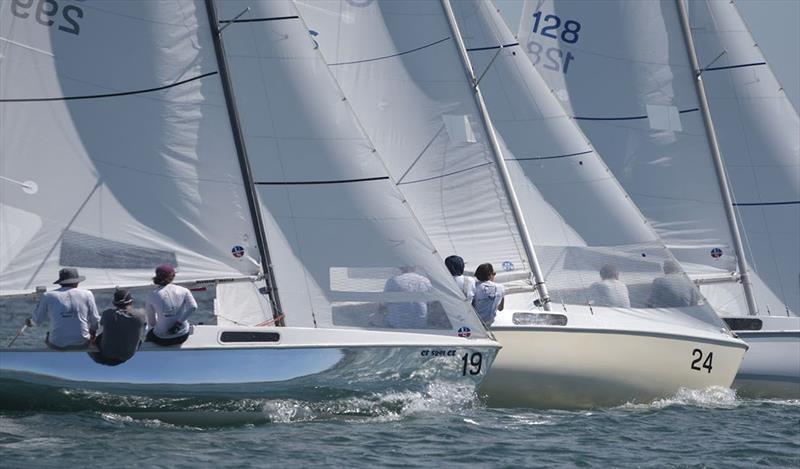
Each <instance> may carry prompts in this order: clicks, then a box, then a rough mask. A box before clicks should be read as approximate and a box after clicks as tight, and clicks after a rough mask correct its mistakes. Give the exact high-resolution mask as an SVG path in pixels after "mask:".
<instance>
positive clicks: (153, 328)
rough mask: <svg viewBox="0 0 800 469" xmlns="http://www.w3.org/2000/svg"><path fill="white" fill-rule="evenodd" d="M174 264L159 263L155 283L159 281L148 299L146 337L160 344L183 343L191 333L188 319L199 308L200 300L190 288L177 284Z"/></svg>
mask: <svg viewBox="0 0 800 469" xmlns="http://www.w3.org/2000/svg"><path fill="white" fill-rule="evenodd" d="M174 279H175V268H174V267H172V266H171V265H169V264H162V265H160V266H158V267H156V276H155V277H153V283H155V284H156V285H158V286H157V287H156V289H155V290H153V291H151V292H150V293H149V294H148V295H147V298H146V299H145V311H146V313H147V327H148V329H149V331H148V332H147V339H146V340H148V341H150V342H154V343H156V344H159V345H177V344H182V343H183V342H185V341H186V339H187V338H188V337H189V333H190V330H191V329H190V327H189V322H188V321H187V320H186V319H187V318H188V317H189V316H191V314H192V313H194V312H195V310H196V309H197V302H196V301H195V299H194V296H192V292H190V291H189V289H188V288H184V287H181V286H179V285H174V284H173V283H172V280H174Z"/></svg>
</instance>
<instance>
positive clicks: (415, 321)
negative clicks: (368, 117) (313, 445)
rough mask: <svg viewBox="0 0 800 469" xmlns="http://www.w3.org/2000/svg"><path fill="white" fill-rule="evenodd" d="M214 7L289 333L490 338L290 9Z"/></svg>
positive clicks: (267, 4) (268, 4)
mask: <svg viewBox="0 0 800 469" xmlns="http://www.w3.org/2000/svg"><path fill="white" fill-rule="evenodd" d="M248 7H250V9H249V10H246V9H247V8H248ZM218 8H219V18H220V21H221V23H222V24H223V25H229V26H228V27H226V29H225V30H224V31H223V42H224V45H225V49H226V52H227V59H228V63H229V65H230V70H231V74H232V79H233V88H234V92H235V94H236V104H237V106H238V109H239V118H240V120H241V122H242V127H243V132H244V138H245V141H246V147H247V152H248V156H249V159H250V163H251V165H252V169H253V174H254V179H255V184H256V186H257V190H258V195H259V199H260V204H261V207H262V209H263V218H264V224H265V229H266V234H267V239H268V244H269V247H270V254H271V256H272V258H273V261H274V268H275V277H276V280H277V285H278V289H279V292H280V298H281V304H282V307H283V311H284V313H285V314H286V323H287V325H290V326H317V327H356V328H367V329H385V328H391V327H393V328H400V329H407V330H409V329H410V330H415V331H419V332H432V333H443V332H447V333H455V332H457V331H459V333H461V334H462V335H463V334H466V335H469V334H470V333H471V334H472V335H473V336H485V331H484V330H483V328H482V326H481V325H480V323H479V321H478V319H477V317H476V316H475V314H474V312H473V311H472V308H471V307H470V306H469V304H468V303H467V302H466V300H465V299H464V298H463V294H462V293H461V292H460V291H458V290H457V289H456V286H455V283H454V282H453V281H452V278H451V277H450V276H449V274H448V272H447V270H446V269H445V267H444V265H443V264H442V261H441V258H440V257H439V256H438V255H437V254H436V253H435V250H434V248H433V246H432V245H431V243H430V241H429V240H428V238H427V237H426V236H425V235H424V234H423V232H422V231H421V229H420V227H419V222H418V221H417V220H416V219H415V217H414V215H413V214H412V212H411V211H410V210H409V208H408V204H407V203H406V201H405V200H404V199H403V197H402V195H401V193H400V192H399V191H398V190H397V188H396V186H395V185H394V183H393V181H392V180H391V178H390V176H389V174H388V173H387V171H386V168H385V166H384V164H383V162H382V159H381V154H380V151H376V149H375V148H374V147H373V146H372V145H371V143H370V141H369V140H368V139H367V137H366V136H365V134H364V133H363V132H362V130H361V127H360V126H359V123H358V121H357V120H356V118H355V116H354V114H353V112H352V110H351V108H350V104H349V102H348V101H347V99H345V97H344V95H343V94H342V93H341V92H340V90H339V89H338V87H337V85H336V82H335V80H334V78H333V76H332V74H331V73H330V71H329V70H328V67H327V65H326V64H325V62H324V60H323V59H322V57H321V56H320V54H319V51H318V50H317V45H316V44H315V42H314V40H313V36H312V35H310V34H309V31H308V29H307V28H306V26H305V25H304V24H303V22H302V21H301V19H300V17H299V16H298V12H297V11H296V10H295V8H294V5H293V4H292V3H291V2H290V1H288V0H287V1H263V2H252V1H242V2H220V3H219V4H218ZM243 12H244V14H242V15H241V16H240V17H239V19H237V20H235V21H234V22H233V23H230V22H229V21H231V20H232V19H233V18H236V17H237V15H240V14H241V13H243ZM462 328H466V329H462ZM467 329H469V330H471V332H467Z"/></svg>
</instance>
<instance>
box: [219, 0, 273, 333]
mask: <svg viewBox="0 0 800 469" xmlns="http://www.w3.org/2000/svg"><path fill="white" fill-rule="evenodd" d="M205 4H206V10H207V11H208V21H209V25H210V27H211V37H212V39H213V42H214V52H215V53H216V58H217V65H218V67H219V74H220V81H221V82H222V89H223V92H224V94H225V105H226V107H227V110H228V117H229V119H230V123H231V132H232V133H233V141H234V143H235V145H236V154H237V156H238V160H239V167H240V168H241V171H242V178H243V179H244V184H245V194H246V195H247V202H248V205H249V208H250V216H251V218H252V220H253V225H254V226H253V230H254V231H255V234H256V242H257V244H258V251H259V254H260V257H261V264H262V266H263V267H262V272H263V273H264V277H265V280H266V283H267V289H268V296H269V301H270V305H271V306H272V314H273V317H274V318H276V319H278V318H280V317H282V315H283V310H282V308H281V303H280V297H279V296H278V286H277V284H276V283H275V281H274V278H275V273H274V270H273V268H272V260H271V258H270V255H269V248H268V247H267V237H266V233H265V232H264V224H263V221H262V219H261V209H260V207H259V203H258V198H257V197H256V193H255V187H254V184H253V176H252V169H251V168H250V161H249V159H248V157H247V147H246V145H245V143H244V134H243V133H242V127H241V123H240V122H239V113H238V110H237V108H236V97H235V95H234V94H233V87H232V84H231V79H230V73H229V70H228V63H227V59H226V56H225V46H224V44H223V42H222V31H221V29H220V27H219V20H218V18H217V9H216V6H215V5H214V0H205ZM277 325H283V320H282V319H281V320H278V322H277Z"/></svg>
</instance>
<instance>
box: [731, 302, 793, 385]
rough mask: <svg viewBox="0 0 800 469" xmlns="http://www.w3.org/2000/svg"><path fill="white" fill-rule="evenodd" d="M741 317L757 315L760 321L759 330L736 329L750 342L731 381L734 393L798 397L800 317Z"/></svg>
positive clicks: (743, 338)
mask: <svg viewBox="0 0 800 469" xmlns="http://www.w3.org/2000/svg"><path fill="white" fill-rule="evenodd" d="M726 319H730V318H726ZM742 319H745V320H747V321H750V320H753V319H758V320H759V321H760V322H761V323H763V325H762V328H761V329H760V330H736V331H735V332H736V333H737V334H738V335H739V337H740V338H741V339H742V340H744V341H745V342H747V344H748V345H749V346H750V350H749V351H748V352H747V355H745V357H744V361H743V362H742V366H741V368H740V369H739V373H738V374H737V375H736V379H735V380H734V382H733V387H734V388H735V389H736V392H737V394H738V395H739V396H742V397H755V398H779V399H800V318H797V317H785V318H781V317H754V316H745V317H742ZM734 324H735V323H734Z"/></svg>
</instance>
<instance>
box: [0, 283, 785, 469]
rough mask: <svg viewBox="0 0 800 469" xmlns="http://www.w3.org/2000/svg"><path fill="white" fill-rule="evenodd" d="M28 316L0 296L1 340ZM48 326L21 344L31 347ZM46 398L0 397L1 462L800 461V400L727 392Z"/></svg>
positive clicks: (431, 391)
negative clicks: (555, 397)
mask: <svg viewBox="0 0 800 469" xmlns="http://www.w3.org/2000/svg"><path fill="white" fill-rule="evenodd" d="M198 296H199V297H200V298H199V299H200V300H201V306H202V307H203V309H204V310H205V311H204V313H203V314H199V315H198V317H197V318H195V320H196V321H201V320H203V319H204V318H205V319H206V320H207V319H208V318H209V317H210V316H209V313H208V306H209V305H208V302H207V300H205V299H204V298H203V295H202V294H200V295H198ZM104 301H105V302H107V299H106V298H104V297H102V296H99V297H98V304H99V306H101V308H102V307H103V306H105V303H104ZM30 308H32V303H31V302H24V301H15V302H9V301H3V302H0V320H2V322H0V340H1V341H2V342H0V346H5V345H6V344H7V342H8V341H9V340H10V339H11V338H12V337H13V336H14V334H15V333H16V331H17V330H18V327H19V325H21V324H22V321H24V319H25V317H27V315H28V314H29V312H30ZM42 332H43V331H42V330H34V331H31V333H28V332H26V333H25V334H24V335H23V336H22V337H21V338H20V339H19V340H20V342H18V343H17V344H15V345H35V344H36V343H37V342H38V341H40V340H41V333H42ZM198 366H201V364H198ZM47 399H48V403H46V404H45V405H41V404H37V405H35V406H25V405H24V403H23V404H22V405H20V403H19V402H15V403H9V402H8V401H7V400H5V401H4V400H3V396H2V394H0V467H3V468H16V467H53V466H57V465H58V466H63V467H70V466H76V465H91V466H110V465H113V466H114V467H128V466H133V465H140V466H142V467H151V466H153V467H264V466H270V467H323V466H332V467H345V466H358V467H372V466H388V467H437V466H439V467H454V466H462V467H463V466H468V467H573V466H581V467H583V466H588V467H743V468H745V467H746V468H750V467H756V466H776V467H795V468H796V467H800V401H786V400H747V399H740V398H737V397H736V395H735V393H734V392H733V391H731V390H729V389H707V390H682V391H680V392H678V393H677V394H676V395H675V396H672V397H670V398H667V399H662V400H658V401H655V402H651V403H636V404H633V403H631V404H627V405H623V406H619V407H614V408H606V409H593V410H586V411H561V410H550V411H542V410H530V409H493V408H488V407H486V406H485V404H484V403H483V401H482V399H481V397H480V396H476V395H475V394H473V393H470V392H465V391H463V390H460V389H452V388H447V387H444V386H441V385H437V384H435V383H432V384H431V385H430V386H429V388H428V389H427V390H426V391H424V392H406V393H385V394H367V395H358V396H353V395H348V396H343V395H337V396H330V398H329V399H325V400H322V401H319V400H313V401H312V400H306V399H304V396H296V398H295V399H292V400H258V399H240V400H214V401H204V400H198V399H164V398H153V397H145V396H127V397H125V398H120V397H117V396H113V395H109V394H104V393H97V392H85V391H77V390H71V391H67V390H57V391H53V392H52V393H51V394H50V395H48V397H47ZM66 409H70V410H69V411H67V410H66Z"/></svg>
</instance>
